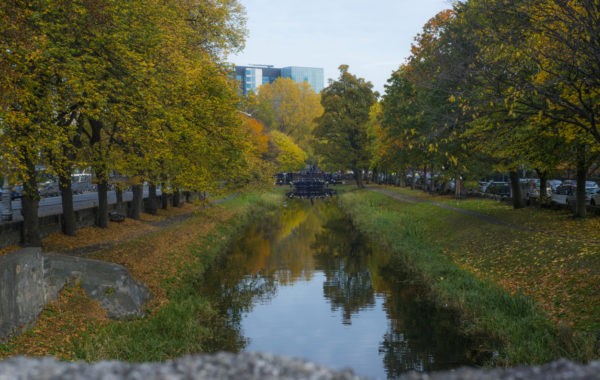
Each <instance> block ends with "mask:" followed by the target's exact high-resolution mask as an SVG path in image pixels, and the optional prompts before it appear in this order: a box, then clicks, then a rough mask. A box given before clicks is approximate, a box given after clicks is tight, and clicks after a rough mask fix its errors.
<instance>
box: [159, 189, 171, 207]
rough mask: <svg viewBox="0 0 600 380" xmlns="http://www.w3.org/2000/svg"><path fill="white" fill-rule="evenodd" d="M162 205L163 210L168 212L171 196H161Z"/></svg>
mask: <svg viewBox="0 0 600 380" xmlns="http://www.w3.org/2000/svg"><path fill="white" fill-rule="evenodd" d="M160 203H161V207H162V209H163V210H167V209H168V208H169V194H167V193H164V192H163V193H161V194H160Z"/></svg>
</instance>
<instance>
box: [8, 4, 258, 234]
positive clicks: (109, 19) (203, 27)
mask: <svg viewBox="0 0 600 380" xmlns="http://www.w3.org/2000/svg"><path fill="white" fill-rule="evenodd" d="M0 20H2V24H1V25H0V70H2V75H1V76H0V90H1V92H0V93H1V96H0V148H1V149H2V152H3V154H2V160H1V166H2V170H3V173H4V174H5V175H8V176H10V178H11V181H12V182H13V183H16V182H22V183H23V185H24V193H23V209H24V213H25V219H26V223H25V225H26V231H30V230H31V231H32V233H31V234H28V233H27V234H26V238H25V240H26V243H31V244H35V245H38V244H39V238H37V237H36V236H35V235H36V233H37V231H36V229H37V226H36V224H35V223H36V219H37V200H38V192H37V187H38V185H37V182H36V178H35V177H36V166H39V165H44V166H45V167H46V168H47V169H48V170H49V171H51V172H53V173H55V174H57V175H58V176H59V177H60V178H61V180H63V181H70V175H71V172H72V171H73V170H74V169H76V168H79V169H83V168H87V167H91V168H92V170H93V171H94V174H95V178H96V179H95V180H96V181H97V183H98V186H99V189H100V191H99V203H100V206H101V212H100V217H99V220H98V225H99V226H106V223H107V208H106V194H105V193H106V189H107V188H108V186H109V185H110V182H111V181H112V178H113V177H112V173H118V174H119V175H121V176H127V177H129V178H130V181H131V183H132V184H140V185H141V183H142V182H149V183H153V184H162V185H163V191H164V192H168V191H169V189H172V190H174V191H177V190H179V189H186V190H212V191H217V190H218V189H220V188H221V187H222V184H223V183H228V184H234V183H236V181H234V180H233V179H234V178H236V177H239V176H244V175H245V173H246V172H247V171H248V170H250V161H252V160H251V159H250V158H249V157H251V156H253V154H254V153H253V152H254V151H255V149H254V148H252V147H251V146H249V144H250V143H249V141H248V140H247V139H246V137H247V132H246V130H245V129H244V128H243V127H242V120H241V117H240V114H239V112H237V110H236V107H237V104H238V103H239V99H238V97H237V92H236V86H235V84H234V83H233V81H232V80H231V79H230V78H229V66H228V65H227V64H226V61H225V59H226V57H227V55H228V54H229V53H231V52H235V51H238V50H239V49H241V48H242V47H243V45H244V37H245V35H246V30H245V12H244V9H243V7H242V6H241V4H239V2H238V1H237V0H216V1H208V2H207V1H184V0H168V1H159V0H141V1H135V2H129V1H117V0H98V1H92V2H90V1H86V0H76V1H63V0H57V1H43V0H36V1H28V2H22V1H9V2H2V4H0ZM67 187H70V186H69V184H67ZM63 203H65V202H64V200H63Z"/></svg>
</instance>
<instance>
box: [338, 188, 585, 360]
mask: <svg viewBox="0 0 600 380" xmlns="http://www.w3.org/2000/svg"><path fill="white" fill-rule="evenodd" d="M339 199H340V204H341V206H342V208H343V209H344V210H345V211H346V212H347V213H348V214H349V215H350V216H351V218H352V220H353V221H354V223H355V225H356V226H357V227H358V228H359V229H360V230H361V231H362V232H363V233H365V234H366V235H367V236H369V237H370V238H371V239H372V240H373V241H377V242H380V243H381V244H382V245H383V246H384V247H385V248H386V249H388V250H390V251H391V252H393V254H394V255H395V262H396V264H395V265H399V266H400V265H401V266H403V267H405V268H408V269H409V270H411V271H412V272H414V273H415V274H417V275H418V276H420V277H421V278H422V280H423V282H424V283H426V284H427V285H428V286H429V288H430V289H431V293H432V295H433V296H434V297H435V300H436V302H438V303H440V304H441V305H448V306H449V307H452V308H456V309H458V310H459V311H460V312H461V313H462V315H463V316H464V318H463V321H464V325H463V326H462V327H463V328H464V329H465V331H467V332H469V333H472V334H478V333H485V334H488V335H491V336H492V337H495V338H496V339H497V340H498V341H500V342H502V344H501V345H500V346H499V347H497V349H498V352H499V356H498V358H497V362H496V364H502V365H516V364H524V363H544V362H547V361H550V360H553V359H556V358H559V357H565V356H566V357H569V358H572V359H579V360H584V359H587V358H589V356H588V355H589V354H590V352H589V350H588V349H587V348H585V347H584V346H585V345H583V344H577V343H576V342H578V340H577V339H575V338H573V336H572V335H571V334H561V332H560V331H559V329H558V328H557V327H556V326H555V325H554V324H553V323H551V322H550V321H549V320H548V318H547V317H546V315H545V314H544V313H543V312H542V311H541V310H540V309H539V308H538V306H537V304H536V303H535V302H534V301H533V299H532V298H531V297H528V296H525V295H524V294H521V293H516V294H512V295H511V294H509V293H508V292H507V291H505V290H504V289H502V288H501V287H500V286H499V285H498V284H497V283H496V282H494V281H491V280H489V279H486V278H485V276H476V275H475V274H474V273H473V272H471V271H469V270H465V269H464V268H461V267H460V266H459V265H457V264H456V263H455V261H454V260H453V259H452V255H451V254H449V252H451V251H452V250H453V247H452V246H445V245H444V244H440V242H449V241H451V240H452V236H451V235H452V233H453V232H452V228H448V226H447V225H446V222H445V220H446V218H451V219H452V220H453V226H454V228H455V229H460V228H461V226H462V225H463V223H465V224H468V223H472V221H471V219H468V218H470V216H468V215H463V214H456V213H455V212H453V211H451V210H445V209H441V208H439V207H437V206H435V205H433V204H430V203H402V202H399V201H397V200H394V199H391V198H389V197H388V196H385V195H382V194H378V193H374V192H370V191H347V192H342V194H341V195H340V197H339ZM471 218H472V217H471ZM479 228H480V229H479V231H480V232H483V231H485V230H486V229H489V228H493V229H497V230H496V231H495V233H496V235H495V236H496V239H503V238H506V236H505V235H503V234H504V233H506V232H505V231H504V230H503V227H501V226H493V225H490V226H487V225H482V224H481V222H479ZM436 233H439V234H444V235H445V236H443V237H438V236H434V234H436ZM474 233H477V232H474ZM454 253H456V252H454Z"/></svg>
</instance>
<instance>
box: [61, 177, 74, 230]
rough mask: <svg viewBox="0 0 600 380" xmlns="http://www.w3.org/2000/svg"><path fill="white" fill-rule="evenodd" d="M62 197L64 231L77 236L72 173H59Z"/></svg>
mask: <svg viewBox="0 0 600 380" xmlns="http://www.w3.org/2000/svg"><path fill="white" fill-rule="evenodd" d="M58 185H59V188H60V199H61V202H62V231H63V233H64V234H65V235H67V236H75V231H76V229H77V226H76V224H75V208H74V207H73V190H72V189H71V174H70V173H63V174H60V173H59V175H58Z"/></svg>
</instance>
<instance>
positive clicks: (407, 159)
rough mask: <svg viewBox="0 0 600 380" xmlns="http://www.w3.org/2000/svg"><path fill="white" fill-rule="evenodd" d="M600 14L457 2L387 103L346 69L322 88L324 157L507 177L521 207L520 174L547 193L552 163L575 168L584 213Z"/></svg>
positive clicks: (596, 100)
mask: <svg viewBox="0 0 600 380" xmlns="http://www.w3.org/2000/svg"><path fill="white" fill-rule="evenodd" d="M599 20H600V3H599V2H598V1H597V0H579V1H558V0H542V1H538V0H517V1H513V0H510V1H507V0H469V1H464V2H457V3H456V4H455V5H454V7H453V9H451V10H446V11H443V12H441V13H439V14H438V15H436V16H435V17H434V18H432V19H431V20H430V21H429V22H428V23H427V24H426V25H425V26H424V28H423V31H422V33H420V34H419V35H418V36H417V37H416V39H415V43H414V44H413V47H412V54H411V56H410V57H409V58H408V59H407V61H406V62H405V63H404V64H403V65H401V66H400V68H399V69H398V70H397V71H396V72H394V73H393V75H392V76H391V78H390V79H389V80H388V84H387V85H386V87H385V90H386V91H385V94H384V95H383V97H382V98H381V100H380V101H379V102H376V101H375V100H374V98H373V92H372V90H371V86H370V83H368V82H364V80H362V79H359V78H356V77H354V76H353V75H351V74H349V73H348V70H347V67H346V66H342V67H340V69H341V76H340V78H339V79H338V80H337V81H334V82H332V83H330V85H329V87H327V88H326V89H325V90H324V91H323V93H322V104H323V106H324V108H325V112H324V115H323V116H322V117H321V118H320V119H318V127H317V128H316V129H315V136H316V137H317V142H318V144H317V147H318V150H319V153H320V154H321V155H322V156H323V157H326V158H327V159H328V161H329V162H331V163H337V165H339V167H341V168H347V169H353V170H354V171H355V173H358V172H362V171H365V170H369V169H370V170H373V171H383V172H395V173H402V174H405V173H407V172H408V171H409V170H413V169H416V168H418V169H421V170H424V171H425V172H429V173H433V172H435V173H440V172H441V173H443V174H444V175H446V176H447V177H449V178H456V179H459V178H469V177H470V178H472V179H473V178H478V177H479V176H480V175H487V174H488V173H490V172H491V171H497V172H509V173H510V177H511V183H512V186H513V194H514V196H513V201H514V202H515V207H521V206H522V197H521V196H520V187H519V178H518V172H519V171H520V169H522V168H527V169H532V170H535V171H536V172H537V174H538V176H539V178H540V179H541V191H542V193H543V192H544V191H545V188H546V186H545V181H546V179H547V178H548V176H549V175H551V174H553V173H555V171H556V169H558V168H564V167H575V168H576V173H577V208H576V214H577V215H578V216H585V212H586V208H585V193H584V191H585V181H586V176H587V175H588V174H589V173H590V172H591V171H593V170H594V168H597V165H598V162H599V160H598V159H599V157H600V124H599V122H598V120H599V119H598V118H599V117H600V38H599V37H598V36H599V35H600V22H598V21H599ZM369 105H372V107H371V108H370V109H369ZM369 112H370V114H369ZM542 195H544V194H542Z"/></svg>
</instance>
